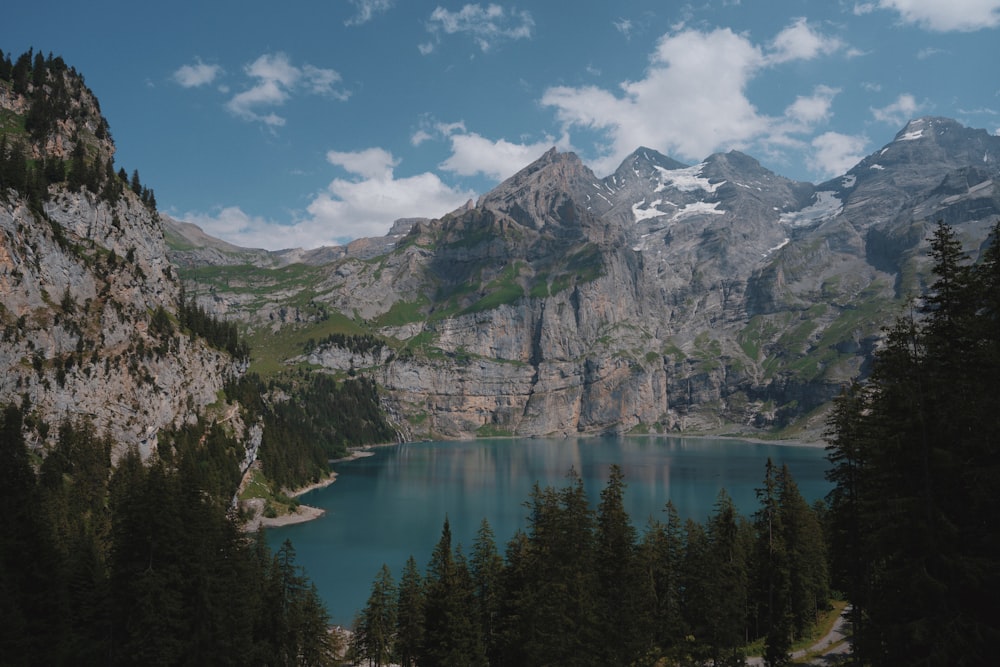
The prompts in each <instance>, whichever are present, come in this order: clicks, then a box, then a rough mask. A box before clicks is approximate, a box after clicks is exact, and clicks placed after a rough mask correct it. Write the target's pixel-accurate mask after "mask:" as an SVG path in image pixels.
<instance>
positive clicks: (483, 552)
mask: <svg viewBox="0 0 1000 667" xmlns="http://www.w3.org/2000/svg"><path fill="white" fill-rule="evenodd" d="M502 572H503V559H502V558H501V557H500V553H499V552H498V551H497V546H496V542H495V540H494V537H493V529H492V528H491V527H490V524H489V521H487V520H486V519H483V520H482V523H480V525H479V531H478V532H477V533H476V541H475V542H474V543H473V545H472V553H471V554H470V557H469V574H470V575H471V576H472V585H473V590H474V591H475V601H476V617H477V619H478V621H479V634H480V636H481V637H482V641H483V649H484V651H485V653H486V656H487V659H488V660H489V662H490V663H495V662H496V661H497V659H498V653H499V646H498V644H499V636H498V634H499V628H498V625H499V620H500V619H499V616H500V598H501V594H502V591H501V590H500V585H501V584H500V578H501V574H502Z"/></svg>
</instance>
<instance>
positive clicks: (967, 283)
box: [830, 223, 1000, 666]
mask: <svg viewBox="0 0 1000 667" xmlns="http://www.w3.org/2000/svg"><path fill="white" fill-rule="evenodd" d="M931 249H932V257H933V260H934V277H935V279H934V282H933V283H932V284H931V286H930V290H929V292H928V293H927V294H926V295H925V297H924V298H923V299H922V300H921V301H920V302H919V303H917V304H915V305H914V310H913V311H912V312H911V314H910V315H909V316H907V317H904V318H901V319H900V320H899V321H898V322H897V323H896V325H895V326H894V327H893V328H892V329H891V330H890V331H889V332H888V336H887V339H886V344H885V347H884V348H883V349H882V350H881V351H880V352H879V354H878V357H877V359H876V364H875V368H874V370H873V373H872V377H871V380H870V381H869V382H867V383H864V384H854V385H852V386H851V387H850V388H849V389H848V390H847V391H845V392H844V394H843V395H842V396H841V397H840V398H839V399H838V401H837V404H836V409H835V412H834V414H833V416H832V419H831V434H830V442H831V448H830V460H831V461H832V462H833V464H834V468H833V471H832V473H831V479H832V480H833V481H834V482H836V484H837V486H836V489H835V491H834V493H833V494H832V495H831V496H830V516H831V535H832V553H833V573H834V582H835V585H836V586H837V587H838V588H839V589H840V590H843V591H844V592H845V594H846V595H847V597H848V599H849V600H850V601H851V603H852V604H853V609H854V611H853V616H852V621H853V624H854V629H855V635H854V647H855V653H856V655H857V656H858V658H859V660H860V661H862V662H863V663H865V664H872V665H886V666H889V665H985V664H990V663H991V662H992V661H993V657H994V656H995V655H996V650H997V645H998V642H1000V611H998V610H1000V606H998V605H997V600H998V599H1000V523H998V522H1000V499H998V496H997V489H998V488H1000V393H998V392H997V382H998V381H1000V223H998V225H997V226H995V227H994V229H993V233H992V236H991V239H990V243H989V245H988V247H987V249H986V250H985V252H984V254H983V257H982V259H981V260H980V261H979V262H978V263H976V264H970V263H969V262H968V258H967V257H966V256H965V255H964V253H962V251H961V246H960V245H959V243H958V241H957V239H956V238H955V233H954V231H953V230H952V229H951V228H950V227H948V226H945V225H939V226H938V227H937V230H936V231H935V233H934V236H933V239H932V241H931Z"/></svg>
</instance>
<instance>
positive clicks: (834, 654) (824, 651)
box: [747, 605, 851, 667]
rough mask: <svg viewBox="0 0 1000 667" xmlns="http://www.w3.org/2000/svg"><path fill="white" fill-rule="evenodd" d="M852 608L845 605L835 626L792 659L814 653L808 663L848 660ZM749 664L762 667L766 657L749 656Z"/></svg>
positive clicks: (799, 658)
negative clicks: (849, 617) (848, 618)
mask: <svg viewBox="0 0 1000 667" xmlns="http://www.w3.org/2000/svg"><path fill="white" fill-rule="evenodd" d="M850 610H851V607H850V605H848V606H847V607H845V608H844V611H843V612H842V613H841V614H840V616H839V617H838V618H837V620H836V622H834V624H833V627H832V628H830V632H828V633H826V636H824V637H823V638H822V639H820V640H819V641H818V642H816V643H815V644H813V645H812V646H810V647H809V648H807V649H802V650H801V651H794V652H793V653H792V660H795V661H798V660H802V659H803V658H804V657H806V656H807V655H812V656H813V657H812V659H810V661H809V662H808V663H807V664H810V665H837V664H842V663H844V662H846V660H847V656H848V654H849V653H850V652H851V643H850V642H848V641H845V640H846V639H847V630H848V622H847V613H848V612H849V611H850ZM747 665H753V666H754V667H762V666H763V665H764V658H761V657H759V656H754V657H751V658H747Z"/></svg>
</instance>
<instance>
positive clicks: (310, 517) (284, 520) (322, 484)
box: [248, 443, 398, 532]
mask: <svg viewBox="0 0 1000 667" xmlns="http://www.w3.org/2000/svg"><path fill="white" fill-rule="evenodd" d="M391 444H398V443H386V444H385V445H369V446H366V447H359V448H357V449H353V450H350V451H349V452H348V454H347V456H344V457H341V458H339V459H331V460H330V463H331V464H333V463H342V462H344V461H354V460H356V459H361V458H364V457H366V456H374V455H375V452H373V451H371V448H372V447H382V446H387V445H391ZM336 481H337V472H336V471H335V470H331V471H330V473H329V475H327V476H326V477H325V478H323V479H321V480H319V481H318V482H313V483H312V484H307V485H306V486H303V487H300V488H298V489H294V490H292V491H289V492H287V494H286V495H288V497H289V498H299V497H301V496H304V495H305V494H307V493H309V492H310V491H316V490H318V489H325V488H326V487H328V486H330V485H331V484H333V483H334V482H336ZM325 515H326V510H324V509H321V508H319V507H313V506H312V505H299V506H298V508H296V510H295V511H294V512H292V513H290V514H282V515H281V516H275V517H266V516H258V517H256V518H255V519H254V520H251V522H250V523H248V526H250V525H251V524H252V528H248V529H249V530H250V531H251V532H253V531H256V530H259V529H260V528H281V527H284V526H294V525H296V524H299V523H305V522H307V521H315V520H316V519H319V518H322V517H323V516H325Z"/></svg>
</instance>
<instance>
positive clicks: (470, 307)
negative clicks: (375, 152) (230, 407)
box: [165, 117, 1000, 438]
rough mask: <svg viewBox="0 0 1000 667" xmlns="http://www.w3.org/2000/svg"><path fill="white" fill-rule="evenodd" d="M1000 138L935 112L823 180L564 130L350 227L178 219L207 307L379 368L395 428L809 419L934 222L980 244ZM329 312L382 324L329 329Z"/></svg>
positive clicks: (308, 356)
mask: <svg viewBox="0 0 1000 667" xmlns="http://www.w3.org/2000/svg"><path fill="white" fill-rule="evenodd" d="M998 158H1000V137H996V136H993V135H990V134H989V133H987V132H986V131H984V130H977V129H970V128H967V127H964V126H962V125H961V124H959V123H958V122H956V121H954V120H950V119H946V118H934V117H926V118H918V119H915V120H912V121H910V122H909V123H908V124H907V125H906V126H905V127H903V128H902V129H901V130H900V131H899V133H898V134H897V135H896V136H895V137H894V138H893V140H892V141H891V142H889V143H888V144H886V145H885V146H883V147H882V148H880V149H879V150H877V151H876V152H874V153H872V154H871V155H869V156H868V157H866V158H865V159H863V160H862V161H861V162H859V163H858V164H857V165H855V166H854V167H853V168H851V169H850V170H849V171H848V172H847V173H846V174H844V175H842V176H839V177H837V178H833V179H831V180H829V181H826V182H824V183H820V184H818V185H816V184H811V183H805V182H798V181H793V180H789V179H786V178H783V177H782V176H780V175H777V174H775V173H773V172H771V171H770V170H768V169H766V168H764V167H763V166H762V165H761V164H760V163H759V162H758V161H757V160H755V159H754V158H752V157H750V156H748V155H745V154H743V153H740V152H736V151H732V152H728V153H719V154H714V155H711V156H709V157H708V158H706V159H705V160H704V161H703V162H701V163H699V164H696V165H687V164H683V163H680V162H678V161H676V160H673V159H671V158H669V157H667V156H664V155H662V154H660V153H659V152H657V151H655V150H653V149H650V148H639V149H637V150H636V151H635V152H633V153H632V154H631V155H630V156H628V157H627V158H626V159H625V160H624V161H623V162H622V164H621V166H620V167H619V168H618V169H617V170H616V171H615V172H614V173H613V174H611V175H609V176H607V177H604V178H598V177H597V176H596V175H595V174H594V173H593V172H592V171H591V170H590V169H588V168H587V167H586V166H585V165H584V164H583V163H582V161H581V160H580V159H579V158H578V157H577V156H576V155H574V154H573V153H560V152H557V151H556V150H555V149H552V150H550V151H548V152H547V153H545V154H544V155H543V156H541V157H540V158H539V159H538V160H537V161H535V162H534V163H532V164H530V165H528V166H526V167H525V168H524V169H522V170H521V171H520V172H518V173H517V174H515V175H514V176H513V177H511V178H509V179H507V180H506V181H504V182H503V183H501V184H500V185H499V186H497V187H496V188H495V189H494V190H492V191H490V192H488V193H486V194H485V195H483V196H481V197H480V198H479V199H478V201H476V202H469V203H468V204H467V205H466V206H464V207H462V208H461V209H459V210H456V211H454V212H452V213H450V214H448V215H445V216H443V217H442V218H440V219H434V220H427V219H405V220H400V221H397V223H396V225H395V226H394V227H393V229H392V230H391V231H390V233H389V234H388V235H387V236H385V237H381V238H375V239H360V240H357V241H354V242H353V243H351V244H349V245H347V246H343V247H338V248H322V249H317V250H312V251H302V250H287V251H281V252H268V251H263V250H253V249H243V248H236V247H234V246H230V245H228V244H225V243H224V242H220V241H218V240H214V239H211V238H209V237H206V236H205V235H204V234H202V233H201V232H200V230H198V229H197V228H195V227H194V226H192V225H186V224H183V223H178V222H175V221H171V220H165V227H166V229H167V236H166V238H167V241H168V245H169V247H170V251H169V255H170V258H171V260H172V262H173V263H174V264H175V265H177V266H179V267H181V272H180V273H181V276H182V277H183V278H184V280H185V282H186V284H187V286H188V290H189V292H190V293H192V294H195V295H197V298H198V299H199V302H200V303H202V304H203V305H204V306H205V307H206V308H208V309H210V310H211V311H212V312H214V313H216V314H217V315H218V316H220V317H224V318H228V319H231V320H234V321H239V322H240V323H241V326H244V327H245V328H246V330H248V331H250V332H252V334H253V335H254V337H255V340H256V341H257V342H258V344H257V345H255V349H268V348H274V345H273V344H272V343H268V342H266V341H268V340H270V339H277V338H283V339H285V340H286V341H295V340H297V341H299V342H300V344H299V345H298V346H297V347H296V346H292V347H291V348H290V347H289V346H288V345H285V346H284V348H283V349H284V351H283V352H281V353H278V354H277V355H276V356H275V355H272V356H271V357H270V358H268V362H270V363H276V364H277V365H279V366H285V367H287V366H289V365H291V366H300V367H303V368H308V369H312V370H319V371H325V372H332V373H337V374H356V373H362V374H365V375H367V376H369V377H371V378H373V379H375V380H376V382H377V384H378V386H379V387H380V389H381V390H382V398H383V404H384V406H385V408H386V410H387V411H388V412H389V414H391V415H393V416H394V418H395V419H396V420H397V421H398V423H399V426H400V428H401V431H402V432H403V433H404V434H405V437H410V438H415V437H424V438H436V437H469V436H474V435H477V434H478V435H486V434H490V435H503V434H509V435H532V436H534V435H569V434H579V433H605V432H681V433H685V432H713V433H741V434H744V435H746V434H748V433H764V432H780V433H781V434H783V435H787V436H790V437H791V436H798V437H816V435H817V434H818V433H819V432H820V431H821V430H822V424H823V415H824V414H825V409H826V408H827V407H828V406H829V402H830V401H831V399H832V398H833V397H834V396H836V395H837V393H838V392H839V391H840V389H841V387H842V386H843V385H844V383H846V382H848V381H849V380H850V379H852V378H854V377H857V376H861V377H863V376H864V375H865V373H866V368H867V363H868V362H869V361H870V359H871V354H872V352H873V350H874V349H876V347H877V346H878V344H879V340H880V337H881V330H882V328H883V327H885V326H887V325H889V324H891V323H892V321H893V320H894V319H895V318H896V317H898V316H900V315H902V314H904V313H905V312H907V308H908V307H909V306H908V305H909V304H911V302H912V300H913V299H915V298H917V297H918V296H919V295H920V294H921V293H922V291H923V290H924V288H925V287H926V284H927V277H928V276H927V268H928V260H927V256H926V251H927V238H928V236H929V234H930V232H931V230H932V228H933V226H934V225H935V224H936V223H937V222H938V221H943V222H945V223H947V224H949V225H952V226H953V227H954V228H955V229H956V231H957V232H958V235H959V237H960V238H961V239H962V240H963V243H964V244H965V248H966V250H967V251H968V252H969V253H970V255H971V256H972V257H973V258H974V257H976V256H977V255H978V253H979V252H980V250H981V245H982V244H983V243H984V241H985V239H986V236H987V233H988V231H989V228H990V227H991V226H992V224H993V223H994V222H995V221H996V220H997V218H998V216H1000V187H998V186H1000V180H998V170H1000V167H998V164H1000V163H998ZM296 267H297V268H296ZM331 315H334V316H335V319H334V320H333V321H334V322H337V326H336V327H334V328H338V327H339V329H340V330H342V331H344V332H347V333H354V334H365V335H372V336H375V337H376V338H377V339H378V340H379V341H382V343H383V344H382V345H380V346H378V347H376V348H371V349H367V350H363V351H359V350H358V349H357V346H354V347H355V349H353V350H352V349H349V348H348V347H345V343H344V340H343V339H338V340H337V341H334V340H329V341H325V342H324V341H321V342H320V343H319V344H315V341H316V340H317V337H316V336H314V335H313V333H314V332H322V331H325V330H327V329H329V328H330V327H331V326H332V325H331V320H330V316H331ZM307 339H311V340H310V341H309V344H306V343H307ZM292 348H295V349H292ZM264 356H266V355H264ZM264 356H258V357H257V359H258V360H259V361H260V362H263V360H264Z"/></svg>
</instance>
